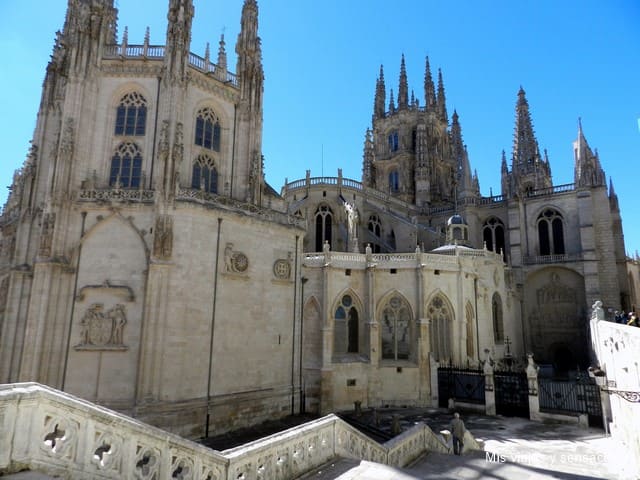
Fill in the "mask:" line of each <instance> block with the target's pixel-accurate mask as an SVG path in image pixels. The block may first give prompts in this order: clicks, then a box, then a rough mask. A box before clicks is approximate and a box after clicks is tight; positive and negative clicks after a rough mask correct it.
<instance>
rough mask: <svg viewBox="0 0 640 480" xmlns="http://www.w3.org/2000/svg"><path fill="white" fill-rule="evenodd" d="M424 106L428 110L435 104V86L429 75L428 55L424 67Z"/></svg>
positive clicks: (431, 109)
mask: <svg viewBox="0 0 640 480" xmlns="http://www.w3.org/2000/svg"><path fill="white" fill-rule="evenodd" d="M424 106H425V107H427V110H428V111H433V110H434V109H435V106H436V88H435V86H434V84H433V77H432V76H431V67H430V66H429V57H427V60H426V62H425V68H424Z"/></svg>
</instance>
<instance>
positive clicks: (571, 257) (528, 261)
mask: <svg viewBox="0 0 640 480" xmlns="http://www.w3.org/2000/svg"><path fill="white" fill-rule="evenodd" d="M580 260H582V255H581V254H569V253H565V254H555V255H527V256H525V257H524V264H525V265H544V264H549V263H566V262H577V261H580Z"/></svg>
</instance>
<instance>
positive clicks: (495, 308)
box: [491, 292, 504, 343]
mask: <svg viewBox="0 0 640 480" xmlns="http://www.w3.org/2000/svg"><path fill="white" fill-rule="evenodd" d="M491 316H492V318H493V339H494V341H495V342H496V343H502V342H503V341H504V322H503V319H502V299H501V298H500V295H499V294H498V292H496V293H494V294H493V298H492V300H491Z"/></svg>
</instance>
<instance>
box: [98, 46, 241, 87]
mask: <svg viewBox="0 0 640 480" xmlns="http://www.w3.org/2000/svg"><path fill="white" fill-rule="evenodd" d="M164 52H165V46H164V45H107V46H106V47H105V49H104V53H103V57H104V58H105V59H119V58H128V59H154V60H157V59H162V58H164ZM189 65H191V66H192V67H194V68H195V69H197V70H200V71H201V72H204V73H211V74H213V75H214V76H215V77H216V78H218V79H219V80H221V81H222V82H225V83H228V84H230V85H233V86H234V87H237V86H238V78H237V76H236V75H235V74H234V73H232V72H229V71H227V70H226V69H222V68H220V67H218V66H217V65H216V64H215V63H212V62H210V61H209V60H207V59H205V58H202V57H200V56H199V55H196V54H195V53H189Z"/></svg>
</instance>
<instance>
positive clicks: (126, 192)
mask: <svg viewBox="0 0 640 480" xmlns="http://www.w3.org/2000/svg"><path fill="white" fill-rule="evenodd" d="M154 198H155V191H154V190H142V189H135V188H104V189H102V188H100V189H98V188H92V189H83V190H80V191H79V192H78V201H80V202H99V201H103V202H110V201H119V202H140V203H153V200H154Z"/></svg>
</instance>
